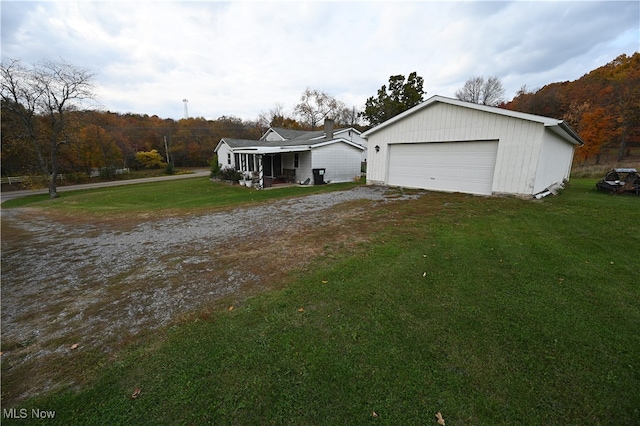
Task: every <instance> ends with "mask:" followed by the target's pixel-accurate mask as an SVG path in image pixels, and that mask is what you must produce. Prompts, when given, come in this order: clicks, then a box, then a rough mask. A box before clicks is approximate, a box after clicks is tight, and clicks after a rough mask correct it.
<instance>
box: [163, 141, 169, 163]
mask: <svg viewBox="0 0 640 426" xmlns="http://www.w3.org/2000/svg"><path fill="white" fill-rule="evenodd" d="M164 152H166V153H167V164H169V148H168V147H167V137H166V136H165V137H164Z"/></svg>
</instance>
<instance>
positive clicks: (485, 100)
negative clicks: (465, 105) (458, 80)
mask: <svg viewBox="0 0 640 426" xmlns="http://www.w3.org/2000/svg"><path fill="white" fill-rule="evenodd" d="M455 96H456V98H457V99H460V100H461V101H466V102H473V103H476V104H481V105H489V106H496V105H498V104H500V103H501V102H503V101H504V87H503V86H502V81H501V80H500V78H498V77H496V76H492V77H489V78H487V79H486V80H485V78H484V77H471V78H470V79H469V80H467V81H466V82H465V83H464V86H462V88H461V89H458V90H457V91H456V94H455Z"/></svg>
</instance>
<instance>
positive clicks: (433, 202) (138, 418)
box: [4, 180, 640, 425]
mask: <svg viewBox="0 0 640 426" xmlns="http://www.w3.org/2000/svg"><path fill="white" fill-rule="evenodd" d="M192 184H193V185H197V183H196V182H195V181H194V182H193V183H192ZM158 185H159V186H161V185H164V184H158ZM137 187H138V189H140V186H137ZM592 187H593V182H592V181H586V180H585V181H579V180H577V181H572V184H571V185H570V187H569V188H568V189H567V190H566V191H564V192H563V193H562V194H561V195H559V196H555V197H549V198H546V199H544V200H539V201H523V200H519V199H515V198H485V197H473V196H465V195H461V194H436V193H429V194H427V195H425V196H423V197H421V198H420V199H419V200H416V201H406V202H398V203H392V204H386V205H380V206H377V207H374V208H372V209H371V211H370V212H369V213H368V214H369V215H370V218H371V220H372V221H375V223H378V224H379V225H378V226H376V227H375V229H373V232H372V234H371V242H370V243H368V244H366V245H362V246H361V247H359V248H358V249H357V250H352V251H350V252H348V253H346V252H345V253H336V255H335V256H333V257H332V258H331V259H328V260H327V259H324V260H322V261H317V262H316V263H315V266H313V267H312V268H311V269H310V270H306V271H304V272H298V273H296V274H293V275H291V276H290V279H289V282H288V283H287V285H286V286H283V287H282V288H281V289H279V290H272V291H269V292H267V293H263V294H261V295H258V296H255V297H253V298H252V299H249V300H248V301H246V302H245V303H243V304H242V305H241V306H237V307H236V308H235V309H233V310H232V311H229V310H227V309H220V310H219V311H215V312H213V313H212V314H211V315H209V316H207V317H206V318H204V319H203V318H198V319H194V320H191V321H188V322H185V323H183V324H181V325H178V326H174V327H172V328H169V329H167V330H164V331H162V332H160V333H158V335H156V336H154V337H151V338H147V339H145V340H141V341H139V342H133V343H132V344H131V345H130V347H128V348H127V350H125V351H124V352H123V353H121V354H118V355H117V356H115V357H114V359H113V360H112V361H110V362H109V363H107V365H106V366H105V368H104V371H103V372H102V373H101V375H100V377H99V378H98V379H97V380H95V381H94V382H93V383H91V385H90V386H88V387H85V388H83V389H79V390H68V391H66V392H64V391H60V392H57V393H54V394H51V395H48V396H46V397H41V398H39V399H36V400H31V401H28V402H27V403H26V404H24V405H21V406H20V407H17V408H27V409H29V410H31V408H34V407H36V408H39V409H41V410H55V411H56V419H57V420H59V422H60V423H61V424H96V425H98V424H193V425H196V424H198V425H199V424H239V425H254V424H295V425H318V424H322V425H334V424H335V425H352V424H369V423H379V424H387V425H413V424H416V425H421V424H436V418H435V414H436V413H437V412H441V413H442V415H443V417H444V419H445V420H446V424H447V425H516V424H517V425H521V424H527V425H529V424H530V425H543V424H544V425H572V424H577V425H597V424H603V425H609V424H610V425H637V424H640V391H639V390H640V288H639V286H640V274H639V273H638V271H639V264H638V259H639V257H638V253H640V220H638V213H639V212H640V198H638V197H632V196H609V195H605V194H601V193H598V192H595V191H593V190H592ZM154 188H155V186H153V185H149V186H145V188H144V191H143V192H144V193H145V197H146V198H145V199H144V200H140V201H136V200H138V198H137V197H138V196H139V195H140V192H138V196H137V195H135V194H136V190H135V188H134V187H131V188H127V189H121V188H119V189H113V191H114V195H111V194H107V197H113V198H111V199H115V198H118V199H119V200H122V198H123V196H122V193H120V191H133V192H131V193H130V195H128V196H127V198H129V201H128V202H127V203H129V205H130V204H131V203H134V201H135V203H136V204H137V203H144V205H148V204H149V205H157V206H162V205H164V204H163V203H167V204H170V205H172V206H174V207H175V206H176V205H177V206H180V207H191V206H198V207H202V206H203V205H205V204H206V202H205V201H198V202H195V201H190V197H189V196H187V195H185V196H184V197H180V198H179V200H175V201H174V200H173V199H172V200H171V201H169V200H167V199H164V200H162V197H163V194H166V191H163V190H157V191H156V190H155V189H154ZM213 190H215V191H222V190H221V189H219V188H217V187H216V188H215V189H212V191H213ZM116 191H118V192H119V194H118V196H117V197H116V196H115V192H116ZM185 192H186V191H185ZM268 192H269V191H262V192H258V191H254V192H253V193H252V194H255V195H252V200H254V201H260V200H259V199H258V198H257V197H261V196H263V195H262V194H267V193H268ZM152 193H155V195H152ZM244 194H245V196H244V197H245V199H246V196H247V195H246V194H248V191H246V189H245V192H244ZM291 195H295V194H291ZM173 196H174V195H173V194H172V197H173ZM72 197H92V196H91V195H90V193H85V194H78V195H67V194H63V197H62V198H61V199H60V200H54V201H52V202H49V201H46V202H45V203H44V204H45V205H46V204H47V203H50V204H51V205H52V206H57V205H59V204H64V203H66V202H67V201H68V200H71V199H72ZM202 197H203V199H204V198H206V196H205V195H203V196H202ZM240 198H242V197H240ZM240 198H238V199H236V200H235V201H238V200H239V199H240ZM107 199H108V198H107ZM65 200H67V201H65ZM85 202H86V206H87V207H86V208H89V209H90V210H95V209H98V210H99V209H100V208H101V207H99V205H101V204H102V205H104V208H105V209H108V208H109V207H108V206H109V205H111V204H116V205H117V208H118V209H121V211H126V210H127V209H128V207H125V206H124V204H123V203H122V201H118V202H103V203H100V202H99V201H83V200H82V199H75V200H74V201H73V203H71V204H69V205H68V208H80V207H77V206H78V205H81V204H82V203H85ZM233 202H234V200H233V196H232V195H229V203H233ZM154 203H155V204H154ZM38 205H43V204H42V203H41V204H38ZM138 205H140V204H138ZM5 207H6V206H5ZM83 208H85V207H83ZM114 208H115V207H114ZM367 229H368V230H369V231H371V229H370V228H367ZM136 388H140V389H141V390H142V391H141V394H140V396H139V397H138V398H136V399H131V398H130V397H129V396H130V395H131V393H132V392H133V391H134V389H136ZM29 412H30V411H29ZM373 412H375V413H376V416H373V415H372V413H373ZM4 421H5V422H6V423H7V424H10V423H12V422H11V421H9V420H7V419H4ZM14 422H15V423H16V424H21V421H14Z"/></svg>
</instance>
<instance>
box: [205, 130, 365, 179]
mask: <svg viewBox="0 0 640 426" xmlns="http://www.w3.org/2000/svg"><path fill="white" fill-rule="evenodd" d="M366 144H367V143H366V141H365V140H364V139H362V137H361V136H360V132H359V131H358V130H356V129H353V128H348V129H338V130H335V131H334V130H333V121H332V120H325V128H324V130H318V131H302V130H289V129H279V128H270V129H269V130H267V131H266V132H265V134H264V135H262V137H261V138H260V140H257V141H256V140H246V139H230V138H222V139H221V140H220V142H219V143H218V145H217V146H216V149H215V152H216V154H217V155H218V163H219V164H220V167H221V168H225V167H231V168H234V169H236V170H238V171H241V172H243V173H252V174H253V175H254V176H255V178H256V180H258V181H259V182H260V184H261V186H263V187H269V186H271V184H272V183H273V182H274V181H277V180H278V179H280V180H286V181H289V182H301V183H304V182H308V183H311V184H313V183H315V182H316V179H317V178H318V176H319V175H321V176H322V178H321V180H322V181H323V182H324V183H331V182H333V183H337V182H351V181H353V179H354V178H355V177H357V176H360V169H361V163H362V161H363V160H366V150H367V147H366Z"/></svg>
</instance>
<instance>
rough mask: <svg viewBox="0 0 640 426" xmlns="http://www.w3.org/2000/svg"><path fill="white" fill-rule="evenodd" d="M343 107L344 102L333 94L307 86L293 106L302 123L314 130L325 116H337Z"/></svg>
mask: <svg viewBox="0 0 640 426" xmlns="http://www.w3.org/2000/svg"><path fill="white" fill-rule="evenodd" d="M343 108H345V105H344V103H343V102H341V101H339V100H337V99H336V98H334V97H333V96H331V95H329V94H327V93H325V92H323V91H320V90H311V89H310V88H307V89H306V90H305V91H304V93H303V94H302V96H300V103H299V104H298V105H296V106H295V108H294V112H295V114H296V115H297V116H298V117H299V118H300V122H301V123H302V124H304V125H305V126H306V127H308V128H309V129H311V130H314V129H315V128H316V127H317V126H318V125H320V123H321V122H322V121H323V120H324V119H325V118H327V117H332V118H333V117H335V116H337V115H338V113H339V112H340V111H341V110H342V109H343Z"/></svg>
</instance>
